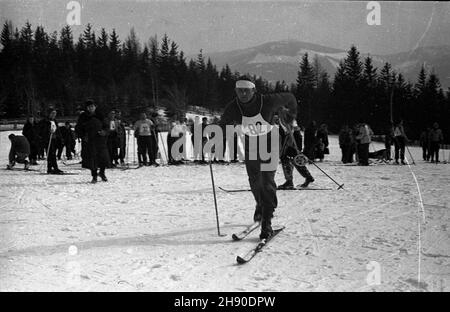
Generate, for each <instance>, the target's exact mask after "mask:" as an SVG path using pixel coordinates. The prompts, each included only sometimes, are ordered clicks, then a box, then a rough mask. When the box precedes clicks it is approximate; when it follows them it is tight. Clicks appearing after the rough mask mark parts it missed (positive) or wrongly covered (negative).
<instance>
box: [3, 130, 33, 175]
mask: <svg viewBox="0 0 450 312" xmlns="http://www.w3.org/2000/svg"><path fill="white" fill-rule="evenodd" d="M8 138H9V140H10V141H11V149H10V150H9V164H8V165H7V166H6V169H12V168H13V167H14V165H15V164H16V162H17V163H19V164H24V165H25V166H24V169H25V170H28V168H29V166H30V163H29V162H28V160H27V157H28V156H29V155H30V143H29V142H28V140H27V138H26V137H25V136H23V135H14V134H10V135H9V136H8Z"/></svg>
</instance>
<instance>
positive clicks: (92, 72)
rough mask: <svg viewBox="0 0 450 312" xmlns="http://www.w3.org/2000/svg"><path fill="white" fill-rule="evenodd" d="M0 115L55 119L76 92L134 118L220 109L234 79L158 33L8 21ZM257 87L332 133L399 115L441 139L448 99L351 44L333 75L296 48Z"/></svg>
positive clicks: (413, 133) (430, 80) (426, 78)
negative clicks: (294, 56) (278, 72)
mask: <svg viewBox="0 0 450 312" xmlns="http://www.w3.org/2000/svg"><path fill="white" fill-rule="evenodd" d="M0 43H1V45H2V50H1V51H0V68H1V75H0V114H1V117H2V118H14V117H20V116H27V115H34V116H36V115H39V114H41V115H45V114H46V113H47V111H48V109H50V108H52V109H56V110H58V112H59V114H60V115H62V116H71V115H74V114H75V112H76V110H77V108H78V107H79V106H83V104H84V101H85V99H86V98H91V99H94V100H95V102H96V103H97V104H98V105H99V107H100V109H104V110H111V109H118V110H120V111H122V113H123V115H125V116H130V115H132V116H137V114H138V113H139V112H140V111H142V110H144V109H146V108H151V107H153V108H155V107H164V108H165V109H166V114H167V115H168V116H169V117H172V116H178V115H179V114H180V113H181V112H183V111H186V109H187V107H188V106H200V107H204V108H207V109H208V110H210V111H218V110H221V109H223V108H224V106H225V105H226V104H227V103H229V102H230V101H231V100H232V99H233V98H234V85H235V82H236V80H237V79H238V78H239V77H240V76H241V74H240V73H239V72H237V71H235V72H232V71H231V69H230V67H229V66H228V65H225V66H224V67H223V68H222V69H221V70H220V71H219V70H218V69H217V67H216V66H215V65H214V64H212V62H211V60H210V59H209V58H208V59H205V57H204V55H203V52H202V50H200V51H199V53H198V55H197V57H196V59H191V60H189V61H187V60H186V57H185V55H184V53H183V51H182V50H180V48H179V46H178V44H177V43H176V42H174V41H173V40H171V39H169V37H168V36H167V35H166V34H165V35H164V36H163V37H162V38H161V40H158V38H157V37H156V36H153V37H151V38H149V40H148V41H147V42H144V43H141V42H140V41H139V39H138V38H137V36H136V33H135V31H134V29H133V28H132V29H131V30H130V33H129V34H128V36H127V37H126V38H125V40H124V41H123V42H122V41H121V40H120V38H119V36H118V35H117V33H116V31H115V30H114V29H113V30H112V31H111V32H110V33H108V32H107V31H106V30H105V29H104V28H102V29H101V30H100V33H99V34H96V33H95V31H94V30H93V27H92V25H90V24H88V25H87V26H86V28H85V29H84V31H83V32H82V33H81V34H80V35H79V37H78V39H77V40H75V39H74V35H73V33H72V29H71V27H70V26H68V25H67V26H65V27H63V28H62V29H61V30H60V32H59V33H58V32H56V31H54V32H52V33H47V32H46V31H45V30H44V28H43V27H42V26H37V27H36V28H35V29H33V28H32V25H31V24H30V23H29V22H27V23H26V24H25V25H24V26H23V27H22V28H21V29H20V30H19V29H18V28H14V27H13V25H12V23H11V22H10V21H7V22H5V23H4V25H3V29H2V32H1V35H0ZM252 78H253V80H254V81H255V84H256V87H257V89H258V91H259V92H262V93H271V92H279V91H290V92H292V93H294V94H295V95H296V97H297V99H298V103H299V109H298V111H299V115H298V122H299V123H300V124H301V125H302V126H307V125H308V124H309V123H310V122H311V121H312V120H315V121H317V122H319V123H322V122H323V123H327V124H328V126H329V129H330V130H331V132H334V133H337V132H338V131H339V129H340V127H341V126H342V125H344V124H349V125H353V124H355V123H357V122H360V121H364V122H367V123H369V124H370V125H371V127H372V128H373V130H374V131H375V132H376V133H379V134H383V133H385V132H386V131H387V129H388V128H389V126H390V124H391V122H395V121H396V120H399V119H403V120H404V122H405V125H406V127H407V130H408V132H409V134H410V137H411V138H418V136H419V134H420V132H421V131H422V130H423V129H424V128H425V127H427V126H431V125H432V123H433V122H435V121H437V122H438V123H439V124H440V125H441V127H443V130H444V135H445V138H446V139H448V138H449V136H450V133H449V130H450V129H447V128H446V127H447V123H448V116H450V114H449V113H450V98H449V95H448V93H447V94H446V93H444V91H443V90H442V88H441V86H440V83H439V78H438V77H437V76H436V75H435V74H434V73H433V72H431V73H427V72H426V70H425V68H424V67H422V70H421V71H420V73H418V78H417V82H416V83H415V84H413V83H411V82H409V81H406V79H405V78H404V76H403V75H402V73H400V72H396V71H395V70H393V68H392V66H391V65H390V64H389V63H385V64H384V66H383V67H382V68H381V69H378V68H375V66H374V64H373V62H372V58H371V57H370V56H368V57H366V58H364V59H362V58H361V56H360V53H359V52H358V50H357V48H356V47H355V46H352V47H351V48H350V49H349V51H348V53H347V57H346V58H345V59H344V60H342V61H341V62H340V64H339V66H338V68H337V71H336V73H335V74H334V77H333V79H330V75H329V74H328V73H327V72H326V71H324V70H323V69H322V67H321V64H320V62H319V60H318V58H317V56H316V57H315V58H314V59H313V60H310V59H309V56H308V54H307V53H306V54H304V55H303V56H302V59H301V60H300V62H299V70H298V77H297V81H296V83H294V84H291V85H290V86H288V85H287V84H286V83H285V82H284V81H282V82H280V81H277V82H276V83H275V84H274V85H273V84H271V83H269V82H268V81H267V80H265V79H264V78H263V77H256V76H253V77H252Z"/></svg>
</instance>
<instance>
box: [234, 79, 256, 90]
mask: <svg viewBox="0 0 450 312" xmlns="http://www.w3.org/2000/svg"><path fill="white" fill-rule="evenodd" d="M236 88H243V89H254V88H255V84H254V83H253V82H251V81H248V80H238V81H236Z"/></svg>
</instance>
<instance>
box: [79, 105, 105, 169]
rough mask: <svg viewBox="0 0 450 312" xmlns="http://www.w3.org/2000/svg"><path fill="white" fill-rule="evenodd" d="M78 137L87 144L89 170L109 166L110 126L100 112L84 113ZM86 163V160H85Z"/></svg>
mask: <svg viewBox="0 0 450 312" xmlns="http://www.w3.org/2000/svg"><path fill="white" fill-rule="evenodd" d="M77 131H78V135H79V136H80V137H81V138H83V140H84V141H85V142H86V148H87V151H86V158H87V159H86V162H85V164H86V165H87V167H88V168H90V169H94V170H95V169H97V168H99V167H107V166H109V163H110V161H109V153H108V146H107V140H108V131H109V124H108V122H107V120H106V119H105V118H104V117H103V115H102V114H101V113H100V112H97V111H96V112H95V113H94V114H93V115H90V114H89V113H88V112H84V113H82V114H81V115H80V118H79V119H78V124H77ZM83 161H84V160H83Z"/></svg>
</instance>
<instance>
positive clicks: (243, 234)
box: [231, 221, 261, 241]
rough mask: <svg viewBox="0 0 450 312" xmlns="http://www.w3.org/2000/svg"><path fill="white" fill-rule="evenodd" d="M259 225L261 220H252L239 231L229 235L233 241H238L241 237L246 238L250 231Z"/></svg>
mask: <svg viewBox="0 0 450 312" xmlns="http://www.w3.org/2000/svg"><path fill="white" fill-rule="evenodd" d="M260 225H261V222H259V221H256V222H253V223H252V224H250V225H249V226H247V227H246V228H245V229H244V230H242V231H240V232H239V233H234V234H233V235H232V236H231V237H232V238H233V240H234V241H240V240H241V239H244V238H246V237H247V236H248V235H249V234H250V233H251V232H253V231H254V230H256V229H257V228H259V226H260Z"/></svg>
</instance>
